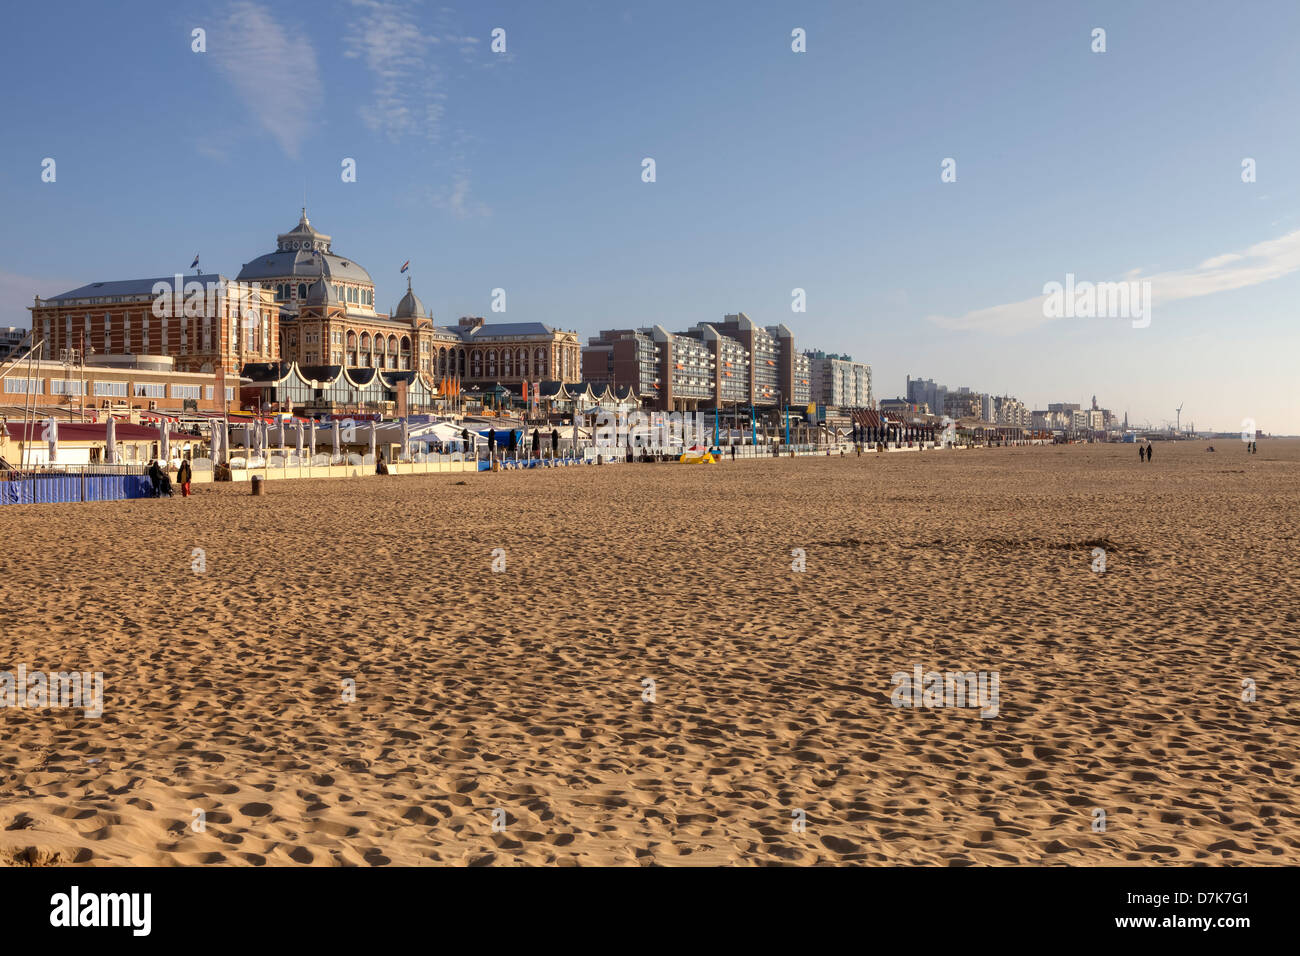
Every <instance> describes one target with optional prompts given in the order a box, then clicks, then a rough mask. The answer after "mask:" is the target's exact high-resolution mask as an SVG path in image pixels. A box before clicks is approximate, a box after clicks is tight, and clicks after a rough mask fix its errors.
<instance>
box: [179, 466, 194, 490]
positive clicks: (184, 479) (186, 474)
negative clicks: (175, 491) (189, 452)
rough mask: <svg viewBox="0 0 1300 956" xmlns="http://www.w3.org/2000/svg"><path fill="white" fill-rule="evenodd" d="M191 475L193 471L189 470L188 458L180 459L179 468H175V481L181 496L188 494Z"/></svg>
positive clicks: (192, 475)
mask: <svg viewBox="0 0 1300 956" xmlns="http://www.w3.org/2000/svg"><path fill="white" fill-rule="evenodd" d="M193 477H194V473H193V472H192V471H191V470H190V460H189V459H188V458H185V459H182V460H181V466H180V468H178V469H177V470H176V481H177V482H178V483H179V484H180V486H181V497H182V498H188V497H189V496H190V480H191V479H192V478H193Z"/></svg>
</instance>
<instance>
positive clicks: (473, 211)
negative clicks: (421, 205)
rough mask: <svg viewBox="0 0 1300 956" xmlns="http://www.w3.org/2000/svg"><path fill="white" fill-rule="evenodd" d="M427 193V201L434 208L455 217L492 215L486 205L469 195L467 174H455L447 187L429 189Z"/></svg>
mask: <svg viewBox="0 0 1300 956" xmlns="http://www.w3.org/2000/svg"><path fill="white" fill-rule="evenodd" d="M427 195H428V197H429V202H430V203H432V205H433V206H434V207H435V208H437V209H446V210H447V211H448V212H450V213H451V214H452V215H453V216H455V217H456V218H457V219H474V218H476V217H479V216H490V215H492V210H491V209H490V208H489V207H488V206H486V205H484V204H483V203H481V202H479V201H478V200H476V199H474V198H472V197H471V195H470V184H469V176H467V175H458V176H456V177H455V178H454V179H453V180H452V183H451V187H450V188H449V189H448V188H444V189H438V190H434V189H430V190H428V192H427Z"/></svg>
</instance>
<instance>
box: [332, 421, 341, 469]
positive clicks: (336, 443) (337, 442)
mask: <svg viewBox="0 0 1300 956" xmlns="http://www.w3.org/2000/svg"><path fill="white" fill-rule="evenodd" d="M340 437H341V436H340V434H339V420H338V419H337V418H336V419H334V460H336V461H337V460H338V457H339V455H340V454H341V452H340V451H339V445H340V440H339V439H340Z"/></svg>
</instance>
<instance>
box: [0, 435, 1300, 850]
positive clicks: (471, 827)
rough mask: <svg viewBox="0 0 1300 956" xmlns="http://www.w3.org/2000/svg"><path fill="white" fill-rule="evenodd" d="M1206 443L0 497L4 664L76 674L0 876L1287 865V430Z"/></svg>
mask: <svg viewBox="0 0 1300 956" xmlns="http://www.w3.org/2000/svg"><path fill="white" fill-rule="evenodd" d="M1214 444H1215V445H1216V447H1217V448H1218V451H1217V452H1215V453H1213V454H1209V453H1207V452H1206V451H1205V443H1204V442H1196V443H1192V442H1188V443H1182V444H1170V443H1162V444H1157V445H1156V451H1155V460H1154V462H1153V463H1151V464H1140V463H1139V462H1138V458H1137V449H1136V447H1135V446H1133V445H1090V446H1056V447H1036V448H1007V449H973V450H964V451H951V452H939V453H926V454H892V455H880V456H865V457H863V458H862V459H855V458H853V457H848V458H845V459H840V458H833V459H801V460H793V461H791V460H781V461H764V462H756V463H747V464H738V465H729V464H727V465H718V466H712V467H710V466H677V465H630V466H626V465H625V466H611V467H599V468H598V467H588V468H570V469H565V470H554V471H543V472H526V473H516V472H510V473H501V474H496V475H466V476H458V475H445V476H430V477H387V478H380V477H369V478H363V479H355V480H323V481H285V482H275V483H272V485H271V487H270V488H269V490H268V493H267V495H266V496H265V497H261V498H253V497H250V496H249V494H248V490H249V489H248V487H247V486H246V485H238V486H232V485H216V486H213V485H208V486H202V487H200V488H199V489H198V490H197V492H196V494H195V496H194V497H193V498H191V499H189V500H183V499H181V498H179V497H177V498H176V499H174V500H163V501H152V500H145V501H126V502H110V503H98V504H85V505H38V506H27V507H17V506H14V507H5V508H0V538H2V539H3V542H4V547H3V549H2V551H0V596H2V597H3V609H0V624H2V625H3V626H2V627H0V670H8V671H14V670H15V669H16V668H17V667H18V665H20V664H21V665H25V667H26V668H27V670H28V671H29V672H30V671H34V670H44V671H60V670H73V669H75V670H78V671H98V672H102V673H103V680H104V712H103V715H102V716H101V717H99V718H94V717H89V716H86V715H85V714H84V713H83V712H82V711H81V710H78V709H75V708H59V709H39V708H38V709H31V708H9V709H5V710H0V722H2V724H3V730H4V737H5V746H4V747H3V749H2V750H0V862H3V863H10V864H37V865H57V864H85V865H124V864H162V865H172V864H216V865H248V864H252V865H263V864H267V865H298V864H309V865H339V864H348V865H353V864H355V865H383V864H396V865H422V864H452V865H464V864H471V865H472V864H495V865H508V864H614V865H648V864H669V865H674V864H737V865H749V864H773V863H777V864H800V865H803V864H845V863H853V864H872V865H878V864H885V863H901V864H932V865H944V866H951V865H972V864H974V865H999V864H1073V865H1099V864H1120V865H1143V864H1194V863H1206V864H1222V863H1252V864H1266V865H1281V864H1290V865H1295V864H1298V863H1300V818H1298V816H1300V815H1298V814H1297V808H1296V793H1297V761H1298V760H1300V702H1297V698H1296V695H1295V694H1294V693H1293V690H1294V686H1295V683H1294V681H1295V674H1296V671H1297V666H1298V664H1300V654H1298V653H1297V651H1298V650H1300V621H1298V620H1297V615H1298V614H1300V611H1297V608H1298V607H1300V594H1298V592H1300V583H1298V582H1297V579H1296V557H1295V555H1296V544H1295V542H1296V540H1297V538H1300V441H1261V442H1260V445H1259V454H1258V455H1254V456H1248V455H1247V454H1246V453H1245V451H1244V450H1243V447H1242V445H1241V443H1240V442H1237V441H1231V440H1223V441H1216V442H1215V443H1214ZM1097 547H1101V548H1104V549H1105V552H1106V554H1105V560H1106V566H1105V571H1104V572H1101V571H1094V570H1093V569H1092V568H1093V563H1094V554H1093V552H1094V548H1097ZM196 548H198V549H202V568H201V569H200V570H195V567H196V565H195V562H196V553H195V549H196ZM494 549H504V553H502V552H501V551H496V552H495V554H494ZM795 549H803V551H804V553H805V556H804V560H805V562H806V570H804V571H802V572H797V571H794V570H792V563H794V562H796V560H797V558H798V555H796V554H792V552H794V551H795ZM502 558H504V562H505V568H504V570H503V571H494V570H493V563H494V561H496V562H497V566H498V567H500V562H501V560H502ZM916 667H920V668H922V669H923V670H924V671H931V670H933V671H949V670H961V671H980V672H986V673H992V672H996V674H997V675H998V678H999V682H1000V688H999V701H998V708H997V713H996V716H992V717H983V716H981V713H980V712H979V711H978V710H976V709H972V708H970V707H898V706H894V701H893V700H891V694H892V692H893V691H894V689H895V685H894V684H893V683H891V680H892V677H893V675H895V674H897V673H900V672H902V673H912V672H913V671H914V668H916ZM647 679H649V680H651V681H653V685H652V686H651V685H649V684H647V683H644V682H645V681H646V680H647ZM349 680H350V681H355V692H356V699H355V701H348V700H345V699H344V698H345V693H346V689H347V685H346V683H345V682H346V681H349ZM1247 681H1253V686H1254V688H1255V691H1254V693H1255V695H1256V698H1255V699H1254V700H1253V701H1250V700H1243V682H1247ZM646 698H652V699H646ZM196 810H201V811H202V816H201V819H202V820H203V823H204V825H203V827H202V832H195V829H194V826H193V824H194V823H195V821H196V820H199V819H200V816H199V815H196V813H195V811H196ZM1097 810H1101V811H1103V812H1104V814H1105V817H1104V830H1101V831H1098V830H1097V829H1096V826H1097V823H1098V820H1099V819H1100V818H1099V817H1098V815H1097V813H1096V811H1097ZM801 821H804V822H805V823H806V825H805V826H804V827H802V828H801V827H800V823H801ZM502 826H504V829H502Z"/></svg>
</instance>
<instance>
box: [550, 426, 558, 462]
mask: <svg viewBox="0 0 1300 956" xmlns="http://www.w3.org/2000/svg"><path fill="white" fill-rule="evenodd" d="M559 452H560V433H559V432H558V431H556V430H555V429H554V428H552V429H551V457H552V458H554V457H556V455H558V454H559Z"/></svg>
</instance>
